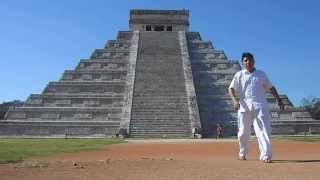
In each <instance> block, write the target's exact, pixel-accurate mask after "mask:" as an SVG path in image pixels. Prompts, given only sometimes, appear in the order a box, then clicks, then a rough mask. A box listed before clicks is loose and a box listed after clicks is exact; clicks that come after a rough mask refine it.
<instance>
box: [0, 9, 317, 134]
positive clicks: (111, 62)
mask: <svg viewBox="0 0 320 180" xmlns="http://www.w3.org/2000/svg"><path fill="white" fill-rule="evenodd" d="M240 69H241V66H240V64H239V61H235V60H229V59H228V58H227V56H226V54H225V53H224V51H222V50H218V49H215V48H214V46H213V45H212V43H211V42H210V41H205V40H202V38H201V36H200V33H198V32H189V11H188V10H185V9H183V10H137V9H134V10H131V11H130V20H129V31H119V33H118V36H117V39H116V40H109V41H107V43H106V46H105V47H104V48H101V49H96V50H94V52H93V53H92V55H91V57H90V58H89V59H81V60H80V62H79V64H78V65H77V67H75V69H74V70H66V71H65V72H64V73H63V75H62V76H61V78H60V80H59V81H54V82H49V83H48V84H47V86H46V87H45V88H44V90H43V92H42V93H41V94H31V95H30V96H29V97H28V99H27V100H26V102H25V104H24V105H23V107H17V108H12V109H10V110H9V111H8V112H7V114H6V118H5V120H1V121H0V136H9V137H13V136H18V137H21V136H22V137H29V136H32V137H33V136H35V137H38V136H39V137H66V136H75V137H76V136H78V137H109V136H117V135H121V136H126V137H142V138H151V137H191V135H192V129H193V128H196V129H198V130H199V132H201V134H202V135H203V137H210V136H215V133H216V132H215V127H216V124H217V123H219V124H222V125H223V126H224V129H225V135H226V136H227V135H236V132H237V120H236V117H237V112H236V110H235V109H234V108H233V106H232V101H231V99H230V98H229V96H228V94H227V89H228V86H229V84H230V81H231V79H232V77H233V75H234V74H235V73H236V72H237V71H239V70H240ZM281 98H282V100H283V102H284V103H285V105H286V110H285V111H279V109H277V108H278V107H277V106H276V103H275V102H276V101H275V99H274V98H273V97H272V96H271V95H270V96H268V101H269V102H270V103H269V105H270V108H271V111H272V117H273V121H272V128H273V134H299V133H320V123H319V121H315V120H313V119H312V118H311V117H310V115H309V113H307V112H304V111H302V110H300V109H297V108H294V107H293V105H292V103H291V102H290V101H289V99H288V98H287V96H286V95H281Z"/></svg>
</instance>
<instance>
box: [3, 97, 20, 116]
mask: <svg viewBox="0 0 320 180" xmlns="http://www.w3.org/2000/svg"><path fill="white" fill-rule="evenodd" d="M22 105H23V102H22V101H20V100H14V101H9V102H4V103H2V104H0V119H4V116H5V114H6V112H7V111H8V110H9V108H10V107H20V106H22Z"/></svg>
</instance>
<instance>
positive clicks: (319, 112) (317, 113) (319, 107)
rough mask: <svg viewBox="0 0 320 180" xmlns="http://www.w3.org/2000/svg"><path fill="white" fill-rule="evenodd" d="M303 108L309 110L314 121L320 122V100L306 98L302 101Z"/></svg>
mask: <svg viewBox="0 0 320 180" xmlns="http://www.w3.org/2000/svg"><path fill="white" fill-rule="evenodd" d="M301 104H302V108H304V109H305V110H307V111H308V112H309V113H310V114H311V116H312V118H313V119H317V120H320V98H316V97H306V98H302V100H301Z"/></svg>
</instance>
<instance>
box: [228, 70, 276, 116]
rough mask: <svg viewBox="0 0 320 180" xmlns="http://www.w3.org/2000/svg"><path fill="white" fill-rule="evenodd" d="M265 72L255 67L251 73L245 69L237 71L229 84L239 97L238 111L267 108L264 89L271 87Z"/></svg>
mask: <svg viewBox="0 0 320 180" xmlns="http://www.w3.org/2000/svg"><path fill="white" fill-rule="evenodd" d="M272 86H273V85H272V83H271V82H270V81H269V79H268V77H267V75H266V73H265V72H263V71H261V70H257V69H255V70H254V71H253V72H252V73H250V72H249V71H247V70H246V69H244V70H241V71H239V72H237V73H236V74H235V75H234V77H233V79H232V81H231V83H230V86H229V89H230V88H233V89H234V90H235V93H236V95H237V96H238V97H239V98H240V109H239V111H240V112H246V111H252V110H253V109H260V108H268V102H267V99H266V91H268V90H269V89H270V88H272Z"/></svg>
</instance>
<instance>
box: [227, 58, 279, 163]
mask: <svg viewBox="0 0 320 180" xmlns="http://www.w3.org/2000/svg"><path fill="white" fill-rule="evenodd" d="M241 60H242V64H243V67H244V69H243V70H240V71H239V72H237V73H236V74H235V75H234V77H233V79H232V81H231V83H230V86H229V95H230V97H231V98H232V101H233V105H234V107H235V108H236V109H237V110H238V140H239V145H240V151H239V160H246V156H247V153H248V142H249V138H250V134H251V125H252V124H253V127H254V131H255V134H256V136H257V140H258V144H259V150H260V160H261V161H263V162H265V163H270V162H272V161H271V159H272V145H271V114H270V110H269V108H268V102H267V100H266V91H269V92H271V94H272V95H273V96H274V97H275V98H276V99H277V103H278V106H279V108H280V110H283V109H284V104H283V103H282V101H281V99H280V97H279V95H278V92H277V90H276V88H275V87H274V86H273V85H272V84H271V82H270V81H269V79H268V77H267V75H266V73H265V72H263V71H261V70H258V69H256V68H255V67H254V63H255V59H254V57H253V55H252V54H251V53H249V52H245V53H243V54H242V58H241Z"/></svg>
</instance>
